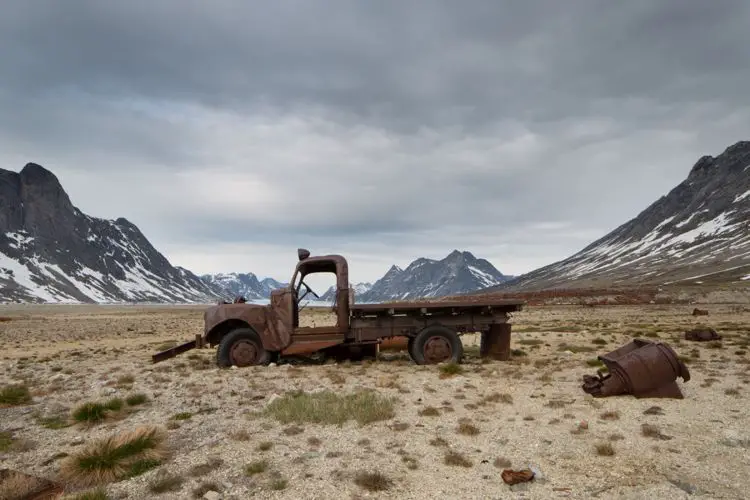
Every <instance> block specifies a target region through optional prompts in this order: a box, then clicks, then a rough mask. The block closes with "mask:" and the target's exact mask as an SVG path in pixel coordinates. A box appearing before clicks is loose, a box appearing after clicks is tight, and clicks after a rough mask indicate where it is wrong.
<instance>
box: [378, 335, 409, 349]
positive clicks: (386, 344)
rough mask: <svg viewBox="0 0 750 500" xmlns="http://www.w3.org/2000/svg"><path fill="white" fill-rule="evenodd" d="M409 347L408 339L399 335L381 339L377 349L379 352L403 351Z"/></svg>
mask: <svg viewBox="0 0 750 500" xmlns="http://www.w3.org/2000/svg"><path fill="white" fill-rule="evenodd" d="M408 347H409V337H406V336H402V335H399V336H398V337H390V338H386V339H383V341H382V342H381V343H380V347H379V349H380V350H381V351H404V350H406V349H407V348H408Z"/></svg>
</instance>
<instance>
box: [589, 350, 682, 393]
mask: <svg viewBox="0 0 750 500" xmlns="http://www.w3.org/2000/svg"><path fill="white" fill-rule="evenodd" d="M598 358H599V359H600V360H601V361H602V363H604V365H605V366H606V367H607V369H608V370H609V374H608V375H606V376H603V375H602V373H601V372H599V378H598V379H597V378H595V377H590V376H585V377H584V385H583V390H584V391H585V392H587V393H589V394H592V395H594V396H597V397H606V396H615V395H618V394H632V395H633V396H635V397H637V398H645V397H651V398H654V397H668V398H682V392H681V391H680V388H679V387H678V386H677V383H676V382H675V381H676V380H677V377H681V378H682V379H683V381H685V382H687V381H688V380H690V372H689V371H688V369H687V366H685V364H684V363H683V362H682V361H680V359H679V358H678V356H677V354H676V353H675V352H674V350H672V348H671V347H669V346H668V345H667V344H664V343H661V342H658V343H654V342H649V341H647V340H644V339H634V340H633V341H632V342H630V343H629V344H626V345H624V346H622V347H620V348H618V349H615V350H614V351H612V352H609V353H607V354H604V355H602V356H599V357H598Z"/></svg>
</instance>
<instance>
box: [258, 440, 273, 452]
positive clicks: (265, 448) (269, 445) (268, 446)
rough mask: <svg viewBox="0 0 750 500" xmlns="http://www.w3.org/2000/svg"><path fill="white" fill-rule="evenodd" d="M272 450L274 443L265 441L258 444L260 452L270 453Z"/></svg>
mask: <svg viewBox="0 0 750 500" xmlns="http://www.w3.org/2000/svg"><path fill="white" fill-rule="evenodd" d="M271 448H273V443H272V442H271V441H263V442H262V443H260V444H258V450H259V451H268V450H270V449H271Z"/></svg>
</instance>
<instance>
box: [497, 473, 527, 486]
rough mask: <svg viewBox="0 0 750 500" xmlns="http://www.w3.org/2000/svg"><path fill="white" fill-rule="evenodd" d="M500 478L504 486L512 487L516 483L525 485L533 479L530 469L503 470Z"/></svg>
mask: <svg viewBox="0 0 750 500" xmlns="http://www.w3.org/2000/svg"><path fill="white" fill-rule="evenodd" d="M500 477H502V478H503V482H504V483H505V484H510V485H514V484H518V483H526V482H528V481H531V480H532V479H534V471H532V470H531V469H522V470H513V469H503V472H501V473H500Z"/></svg>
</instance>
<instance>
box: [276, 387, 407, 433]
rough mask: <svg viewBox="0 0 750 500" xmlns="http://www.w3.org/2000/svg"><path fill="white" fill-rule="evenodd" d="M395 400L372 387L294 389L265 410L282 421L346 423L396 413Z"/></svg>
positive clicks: (360, 421) (363, 422)
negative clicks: (339, 391)
mask: <svg viewBox="0 0 750 500" xmlns="http://www.w3.org/2000/svg"><path fill="white" fill-rule="evenodd" d="M393 403H394V400H393V399H392V398H385V397H383V396H380V395H379V394H378V393H376V392H374V391H371V390H364V391H361V392H355V393H351V394H345V395H341V394H337V393H335V392H332V391H321V392H315V393H307V392H303V391H295V392H290V393H287V394H286V395H284V396H283V397H281V398H279V399H276V400H274V401H273V402H272V403H271V404H269V405H268V406H267V407H266V408H265V410H264V413H265V414H266V415H269V416H272V417H273V418H275V419H276V420H278V421H279V422H282V423H285V424H287V423H297V424H301V423H315V424H325V425H342V424H343V423H344V422H347V421H349V420H356V421H357V422H358V423H359V424H360V425H365V424H369V423H372V422H377V421H381V420H388V419H391V418H393V417H394V416H395V411H394V409H393Z"/></svg>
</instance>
